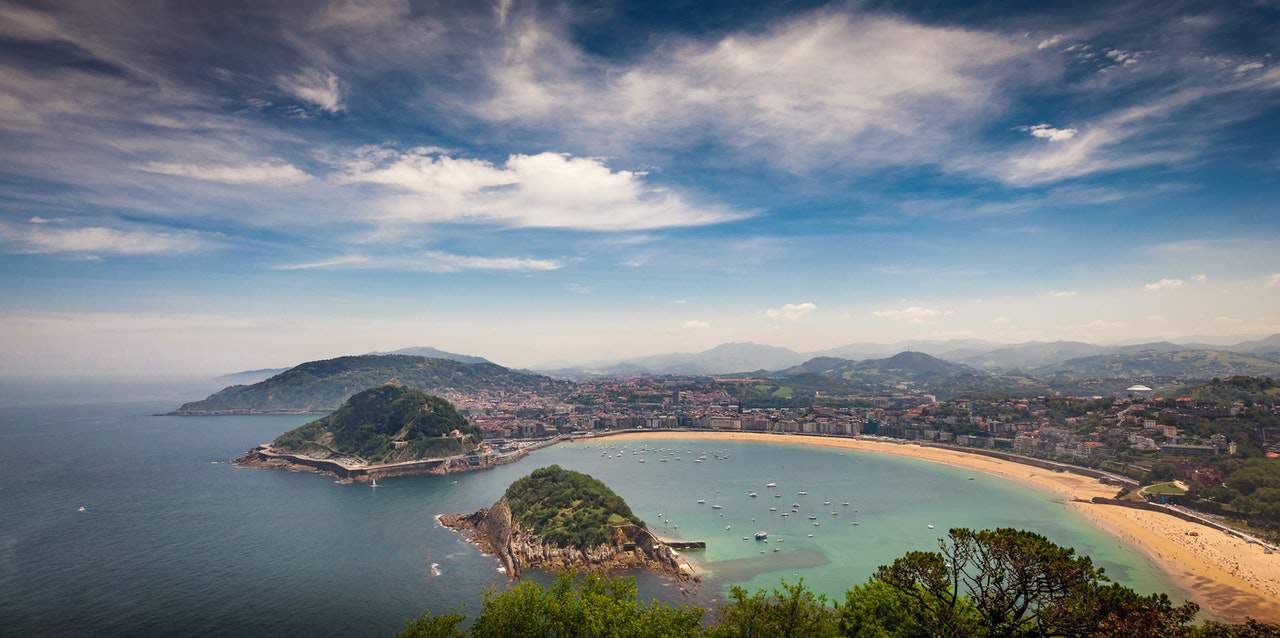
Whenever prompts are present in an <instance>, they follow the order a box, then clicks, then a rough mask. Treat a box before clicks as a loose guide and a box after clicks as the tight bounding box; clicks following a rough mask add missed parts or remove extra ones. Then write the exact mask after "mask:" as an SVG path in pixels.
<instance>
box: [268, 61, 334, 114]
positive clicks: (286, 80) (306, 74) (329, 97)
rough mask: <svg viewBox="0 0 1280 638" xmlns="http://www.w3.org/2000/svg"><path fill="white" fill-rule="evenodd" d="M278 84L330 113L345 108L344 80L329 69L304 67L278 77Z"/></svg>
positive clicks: (289, 92)
mask: <svg viewBox="0 0 1280 638" xmlns="http://www.w3.org/2000/svg"><path fill="white" fill-rule="evenodd" d="M276 84H277V85H278V86H279V87H280V88H281V89H282V90H284V91H285V92H286V93H288V94H289V95H292V96H293V97H295V98H298V99H299V100H302V101H304V102H307V103H308V104H312V105H315V106H318V107H320V109H321V110H324V111H327V112H329V113H337V112H339V111H341V110H342V108H343V106H342V101H343V89H342V82H341V80H339V79H338V76H336V75H334V74H333V72H331V71H329V70H327V69H314V68H309V69H302V70H301V71H298V72H297V73H294V74H292V75H282V76H280V77H279V78H276Z"/></svg>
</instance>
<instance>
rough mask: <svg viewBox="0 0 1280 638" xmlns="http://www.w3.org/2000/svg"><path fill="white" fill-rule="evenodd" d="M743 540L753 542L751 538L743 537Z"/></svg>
mask: <svg viewBox="0 0 1280 638" xmlns="http://www.w3.org/2000/svg"><path fill="white" fill-rule="evenodd" d="M742 540H744V541H749V540H751V537H750V536H743V537H742Z"/></svg>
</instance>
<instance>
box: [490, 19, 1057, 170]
mask: <svg viewBox="0 0 1280 638" xmlns="http://www.w3.org/2000/svg"><path fill="white" fill-rule="evenodd" d="M512 26H513V27H518V28H515V29H513V33H512V37H511V39H510V41H509V42H508V45H507V47H506V48H505V49H504V50H502V51H501V53H500V54H499V55H496V56H494V57H493V59H492V63H491V65H490V67H489V69H488V78H489V81H490V83H491V91H492V92H491V94H490V95H489V97H488V99H487V100H484V101H481V102H478V103H477V104H476V107H475V112H476V114H477V115H479V116H480V117H483V118H486V119H489V120H492V121H501V122H523V123H526V124H529V125H532V124H534V123H536V124H537V125H538V126H540V127H543V128H546V127H551V128H553V129H557V130H559V131H560V132H562V133H563V134H564V135H566V136H569V137H571V138H589V139H590V140H592V141H594V142H595V143H596V145H597V146H599V145H601V144H604V145H613V144H621V145H644V146H648V145H653V144H655V143H657V144H669V143H676V144H678V145H682V146H683V145H686V144H689V143H696V142H697V141H699V140H701V139H705V138H707V137H712V138H715V139H718V140H719V141H721V142H722V143H725V144H727V145H730V146H733V147H738V148H742V149H747V150H750V151H752V152H753V153H754V154H755V155H756V156H757V157H761V158H764V159H765V160H767V161H770V162H774V163H781V164H785V165H788V166H800V167H807V166H812V165H822V164H824V163H825V162H827V161H829V160H830V159H832V158H833V157H841V158H844V159H845V160H847V161H857V162H872V163H875V164H881V163H884V162H886V161H887V162H890V163H909V162H913V161H925V160H926V158H931V157H936V153H937V151H938V148H939V145H940V144H946V143H947V142H948V141H951V140H953V139H954V138H955V137H956V135H957V134H958V132H959V131H958V129H960V128H963V127H964V126H967V125H969V124H971V123H973V122H974V121H975V120H977V119H979V118H980V117H981V116H984V115H989V114H990V113H991V112H993V111H994V110H995V109H996V108H997V105H998V104H1000V103H1001V102H1002V101H1003V97H1002V96H1003V94H1002V92H1001V91H1000V86H1001V85H1002V84H1003V83H1005V82H1006V81H1008V80H1010V78H1011V77H1014V76H1025V75H1028V74H1031V73H1032V71H1030V70H1029V69H1030V67H1033V66H1034V65H1035V63H1034V61H1029V62H1027V63H1026V64H1018V65H1014V64H1009V62H1010V61H1011V60H1014V59H1016V58H1019V57H1020V56H1023V55H1024V54H1026V53H1027V52H1028V51H1029V50H1032V48H1033V45H1032V44H1031V43H1028V42H1026V41H1025V40H1023V39H1021V38H1018V37H1014V36H1011V35H1005V34H1000V33H993V32H986V31H980V30H973V29H965V28H958V27H955V26H947V27H939V26H930V25H926V24H922V23H917V22H912V21H910V20H907V19H903V18H901V17H898V16H895V15H888V14H880V13H871V12H867V13H853V12H843V11H835V10H822V11H816V12H810V13H807V14H802V15H799V16H797V17H793V18H791V19H787V20H783V21H779V22H776V23H774V24H772V25H770V26H769V27H768V28H766V29H764V30H761V31H752V32H740V33H733V34H729V35H726V36H724V37H721V38H719V39H717V40H714V41H697V40H678V41H670V42H667V43H664V46H658V47H654V48H653V49H652V51H651V52H650V53H649V54H648V55H643V56H641V57H640V58H639V59H635V60H632V61H629V62H627V63H622V64H619V63H616V62H613V61H606V60H604V59H600V58H597V57H594V56H592V55H591V54H589V53H587V52H586V51H584V50H582V49H580V48H579V47H577V46H576V45H574V44H573V43H572V42H571V40H570V39H569V38H568V37H567V35H566V33H565V30H564V29H563V27H562V26H561V25H557V24H554V23H548V22H537V21H525V22H521V23H518V24H517V23H512ZM850 60H856V61H857V63H856V64H850V63H849V62H848V61H850ZM930 161H931V160H930Z"/></svg>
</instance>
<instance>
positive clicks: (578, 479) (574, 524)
mask: <svg viewBox="0 0 1280 638" xmlns="http://www.w3.org/2000/svg"><path fill="white" fill-rule="evenodd" d="M506 499H507V505H508V506H509V507H510V508H511V515H512V517H513V518H515V520H516V521H517V522H518V523H520V525H521V527H523V528H524V529H525V531H527V532H529V533H530V534H532V535H533V537H534V538H536V539H538V540H540V541H542V542H545V543H549V544H551V545H554V546H557V547H576V548H579V549H586V548H589V547H595V546H597V545H603V544H605V543H607V542H609V539H610V536H611V531H612V529H613V528H614V527H616V526H618V525H627V524H630V525H636V526H638V527H644V523H643V522H641V521H640V519H639V518H636V515H635V514H633V513H632V512H631V508H630V507H627V503H626V502H625V501H623V500H622V497H621V496H618V495H617V494H615V493H614V491H613V490H611V489H609V487H608V486H606V485H605V484H604V483H601V482H600V481H599V480H597V479H595V478H593V477H591V476H589V475H586V474H583V473H581V472H574V471H572V470H566V469H563V468H561V467H560V466H559V465H552V466H549V467H544V468H540V469H537V470H534V471H533V473H532V474H530V475H529V476H526V477H524V478H522V479H520V480H518V481H516V482H515V483H512V484H511V486H510V487H508V488H507V493H506Z"/></svg>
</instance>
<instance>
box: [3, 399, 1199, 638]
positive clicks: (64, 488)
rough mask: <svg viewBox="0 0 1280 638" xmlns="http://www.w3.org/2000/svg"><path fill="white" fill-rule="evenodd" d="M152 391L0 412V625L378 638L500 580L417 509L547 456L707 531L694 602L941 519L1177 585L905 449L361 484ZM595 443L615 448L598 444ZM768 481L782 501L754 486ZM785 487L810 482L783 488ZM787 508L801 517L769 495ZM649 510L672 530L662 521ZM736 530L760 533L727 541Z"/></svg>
mask: <svg viewBox="0 0 1280 638" xmlns="http://www.w3.org/2000/svg"><path fill="white" fill-rule="evenodd" d="M172 405H173V404H172V402H168V401H166V402H139V403H110V404H102V403H99V404H92V403H91V404H82V405H42V406H25V407H24V406H13V405H10V406H4V407H0V513H2V515H0V628H3V629H0V633H12V634H14V635H29V634H42V635H86V634H93V635H97V636H110V635H143V634H158V633H166V634H168V633H179V632H181V633H185V634H187V635H196V636H198V635H219V634H227V633H235V634H240V635H278V634H280V633H283V632H286V631H290V632H292V631H309V632H314V633H317V634H320V635H330V634H348V635H360V636H385V635H389V634H390V633H392V632H394V631H395V630H397V629H398V628H400V627H401V626H403V623H404V621H405V620H406V619H407V618H409V617H412V616H415V615H416V614H418V613H419V612H420V611H421V610H422V609H424V608H428V607H429V608H431V609H433V610H436V611H444V610H450V609H456V608H462V609H464V610H473V609H474V608H475V606H476V604H477V602H478V600H479V597H480V592H481V591H482V589H483V588H485V587H487V586H490V585H492V586H498V587H501V586H503V583H504V581H503V578H502V577H501V576H500V575H499V574H497V572H496V571H495V567H496V563H495V561H494V560H493V559H492V558H489V557H486V556H483V555H481V554H480V553H479V552H478V551H476V550H475V549H474V548H473V547H471V546H470V545H467V544H466V543H463V542H462V541H460V540H459V539H458V538H457V537H456V536H455V535H454V534H453V533H451V532H449V531H448V530H445V529H442V528H440V527H438V526H437V525H436V524H435V523H434V521H433V517H434V516H435V515H436V514H438V513H444V512H453V511H464V510H470V509H474V508H477V507H480V506H483V505H487V504H489V503H491V502H493V501H494V500H496V499H497V498H498V497H499V496H500V495H501V494H502V491H503V490H504V489H505V488H506V486H507V485H508V484H509V483H510V482H511V481H513V480H515V479H516V478H518V477H520V476H522V475H524V474H527V473H528V472H530V471H532V470H533V469H534V468H536V467H539V466H542V465H548V464H551V463H558V464H560V465H562V466H565V467H569V468H573V469H578V470H581V471H585V472H588V473H591V474H593V475H595V476H596V477H598V478H600V479H601V480H603V481H605V482H606V483H607V484H609V485H610V486H611V487H613V488H614V489H615V490H617V491H618V492H619V493H620V494H621V495H622V496H623V497H624V498H626V499H627V501H628V502H629V503H630V504H631V505H632V507H633V508H634V509H635V511H636V513H637V514H638V515H639V516H641V517H642V518H643V519H645V520H646V521H647V522H648V523H649V524H650V525H651V526H652V527H654V528H656V529H657V530H659V531H660V532H661V531H665V532H668V533H670V534H672V535H676V534H678V535H680V536H683V537H686V538H695V539H699V540H706V541H707V542H708V548H707V550H706V551H705V552H692V553H691V554H690V555H691V556H692V558H693V559H694V561H695V562H697V563H699V564H701V565H702V566H704V567H705V568H706V569H708V570H710V572H711V573H712V576H710V577H709V578H708V580H707V582H706V583H705V584H704V586H703V588H702V592H701V593H700V594H699V595H698V596H697V597H696V598H693V599H687V600H690V601H692V602H709V601H711V600H713V599H715V598H717V597H719V595H720V593H721V592H722V591H723V590H724V588H725V587H727V586H728V585H729V584H732V583H737V584H745V585H748V586H751V587H757V586H761V587H763V586H773V585H776V584H777V583H778V581H779V580H780V579H781V578H789V579H794V578H795V577H797V576H803V577H804V578H805V581H806V582H807V583H809V584H811V585H813V586H814V587H816V588H818V589H820V590H822V591H824V592H827V593H830V594H839V593H840V592H842V591H843V590H844V589H846V588H847V587H848V586H849V585H851V584H855V583H859V582H862V581H864V580H865V579H866V578H867V577H868V576H869V575H870V573H871V572H872V571H873V570H874V568H875V567H876V566H877V565H880V564H882V563H885V562H887V561H890V560H892V559H893V558H894V557H896V556H899V555H901V554H902V553H904V552H906V551H908V550H911V549H919V548H929V547H932V546H934V544H935V542H936V541H935V539H936V538H937V537H938V536H940V535H942V533H943V531H944V530H945V529H946V528H947V527H950V526H969V527H993V526H1002V525H1008V526H1017V527H1024V528H1030V529H1034V530H1037V531H1040V532H1041V533H1044V534H1046V535H1048V536H1049V537H1050V538H1052V539H1053V540H1055V541H1057V542H1059V543H1062V544H1065V545H1071V546H1074V547H1076V548H1077V549H1079V550H1080V551H1082V552H1085V553H1088V554H1090V555H1092V556H1093V557H1094V558H1095V560H1097V561H1098V562H1100V563H1101V564H1102V565H1104V566H1105V567H1106V568H1107V571H1108V573H1110V574H1111V575H1112V576H1113V577H1114V578H1115V579H1116V580H1119V581H1121V582H1124V583H1126V584H1129V585H1131V586H1133V587H1135V588H1137V589H1140V590H1143V591H1166V592H1170V593H1176V589H1175V587H1174V586H1173V585H1172V583H1171V582H1170V581H1169V580H1168V579H1167V578H1166V577H1165V576H1164V575H1163V574H1161V573H1160V572H1159V571H1157V570H1156V569H1155V568H1154V567H1153V566H1151V565H1150V564H1148V563H1147V562H1146V561H1145V559H1143V558H1142V557H1141V556H1140V555H1139V554H1137V553H1136V552H1133V551H1131V550H1129V549H1128V548H1126V547H1125V546H1124V545H1123V544H1121V543H1119V542H1118V541H1116V540H1114V539H1112V538H1111V537H1109V536H1107V535H1105V534H1103V533H1101V532H1100V531H1098V530H1096V529H1094V528H1092V527H1091V526H1090V525H1088V524H1087V523H1086V522H1085V521H1083V520H1082V519H1080V518H1078V517H1077V516H1075V515H1074V514H1073V513H1072V512H1071V511H1070V510H1069V509H1067V508H1066V507H1065V506H1063V505H1062V504H1060V503H1057V502H1054V501H1053V500H1051V498H1050V497H1048V496H1046V495H1044V494H1042V493H1040V492H1037V491H1033V490H1029V489H1027V488H1024V487H1022V486H1019V485H1015V484H1013V483H1010V482H1007V481H1002V480H998V479H994V478H990V477H986V476H983V475H976V476H975V480H973V481H969V480H967V477H968V474H966V473H965V472H963V471H961V470H957V469H954V468H950V467H946V466H940V465H935V464H928V463H924V462H919V461H913V460H910V459H901V458H894V457H881V456H874V455H867V454H857V453H851V452H841V451H836V450H827V449H820V448H810V447H800V446H789V445H777V444H772V445H766V444H752V443H729V442H724V443H719V442H717V443H714V444H709V443H707V442H690V441H668V442H659V441H651V442H645V443H643V444H642V443H638V442H631V443H627V444H625V445H624V444H620V443H615V444H610V443H608V442H607V441H600V442H596V443H594V444H592V445H584V444H574V445H560V446H555V447H552V448H548V449H545V450H541V451H538V452H536V453H534V454H532V455H531V456H530V457H529V458H527V459H525V460H523V461H521V462H519V463H516V464H513V465H509V466H504V467H501V468H498V469H495V470H492V471H488V472H479V473H471V474H460V475H455V476H450V477H413V478H404V479H394V480H388V481H386V482H385V485H384V486H383V487H381V488H379V489H376V490H375V489H371V488H369V487H365V486H343V485H336V484H334V483H333V482H332V481H331V480H330V479H328V478H326V477H321V476H316V475H307V474H293V473H288V472H278V471H263V470H247V469H240V468H236V467H234V466H231V465H229V464H227V463H226V461H228V460H229V459H231V458H233V457H234V456H236V455H237V454H239V453H240V452H242V451H243V450H245V449H247V448H248V447H250V446H252V445H254V444H257V443H260V442H262V441H265V440H269V439H270V438H272V437H273V436H274V435H276V434H277V433H279V432H281V431H283V430H285V429H287V428H290V427H293V426H296V425H298V424H301V423H303V422H305V421H306V420H307V417H293V416H289V417H283V416H274V417H265V416H258V417H217V418H178V417H158V416H150V415H151V414H153V413H155V412H159V411H163V410H165V409H169V408H171V407H172ZM601 445H605V446H608V447H609V448H611V449H614V450H621V451H623V457H622V458H617V457H616V456H614V455H610V456H609V457H607V458H605V457H602V456H601V449H600V446H601ZM641 447H670V448H678V449H680V450H695V451H697V450H707V451H710V450H721V451H723V452H724V453H727V454H728V456H729V458H728V459H727V460H717V459H715V458H714V457H712V456H708V459H707V460H706V461H705V462H703V463H697V464H695V463H693V462H692V460H693V458H694V454H690V453H688V452H687V451H686V452H683V453H682V454H681V455H680V456H681V458H682V460H681V461H679V462H675V461H671V462H667V463H659V462H658V461H657V458H658V457H657V455H656V454H654V453H650V454H649V455H648V456H647V462H646V463H643V464H642V463H638V462H637V461H638V458H639V455H634V456H633V455H632V454H631V451H632V450H638V449H639V448H641ZM768 481H776V482H777V483H778V488H777V490H776V491H777V492H780V493H781V494H782V495H783V496H782V498H770V496H769V494H770V492H771V491H773V490H768V489H766V488H764V484H765V483H766V482H768ZM802 489H803V490H806V491H808V492H809V494H808V495H807V496H797V495H796V492H797V491H799V490H802ZM717 491H718V492H719V493H718V494H717ZM749 491H756V492H758V493H759V497H757V498H754V499H753V498H750V497H748V496H746V493H747V492H749ZM699 498H703V499H706V500H708V501H709V503H708V504H707V505H698V504H697V503H696V501H697V499H699ZM823 500H830V501H832V505H831V506H822V505H821V503H822V501H823ZM842 501H849V502H850V506H849V507H848V508H845V507H842V506H840V505H839V504H840V503H841V502H842ZM712 502H715V503H719V504H721V505H723V506H724V509H723V510H712V509H710V508H709V505H710V503H712ZM793 502H797V503H800V504H801V505H802V507H801V512H802V513H803V514H804V515H806V516H807V515H808V514H809V513H813V514H815V515H816V516H818V518H819V520H820V522H821V523H822V524H821V526H820V527H813V526H812V525H810V523H809V521H808V520H807V519H806V518H804V517H803V516H800V517H790V520H784V519H782V518H780V517H777V516H776V514H772V513H770V512H769V511H768V508H769V507H778V508H779V510H783V509H790V505H791V504H792V503H793ZM82 505H83V506H85V507H86V511H85V512H78V511H77V508H78V507H80V506H82ZM854 509H857V510H859V511H858V512H856V513H855V512H853V511H852V510H854ZM831 511H839V512H840V514H839V516H835V517H833V516H831V514H830V512H831ZM659 513H662V514H664V515H665V517H666V519H667V520H669V521H670V522H671V523H672V524H678V525H679V530H678V532H677V531H676V530H675V529H673V528H669V529H666V530H664V522H663V520H664V519H661V518H659V516H658V514H659ZM720 513H723V514H724V518H721V517H720V516H719V514H720ZM753 517H754V518H756V519H757V520H756V521H755V522H752V521H751V518H753ZM854 520H857V521H859V523H860V524H859V525H858V526H853V525H852V524H851V523H852V521H854ZM931 523H932V524H934V525H935V527H936V529H934V530H930V529H928V527H927V525H928V524H931ZM725 525H730V526H731V527H732V529H731V530H725V529H724V526H725ZM756 529H762V530H765V531H768V532H769V534H770V538H771V539H772V542H771V543H769V544H768V545H764V544H758V543H756V542H755V541H743V540H742V536H744V535H749V534H750V533H751V532H754V531H755V530H756ZM809 533H813V534H814V538H813V539H809V538H808V537H807V534H809ZM779 536H781V537H782V538H784V539H785V541H784V542H782V543H778V542H777V541H776V539H777V538H778V537H779ZM774 547H778V548H779V549H780V550H781V551H779V552H777V553H774V552H773V551H772V549H773V548H774ZM761 549H766V554H763V555H761V554H760V553H759V551H760V550H761ZM433 563H436V564H437V565H438V570H439V575H433V572H432V569H431V566H432V564H433ZM640 584H641V589H642V591H643V593H644V594H645V595H646V596H656V597H660V598H664V599H667V600H673V601H680V600H686V599H683V598H682V597H681V596H680V595H679V594H678V592H677V589H676V588H675V587H673V586H671V584H670V583H668V582H666V581H665V580H664V579H663V578H660V577H656V576H653V575H640Z"/></svg>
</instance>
